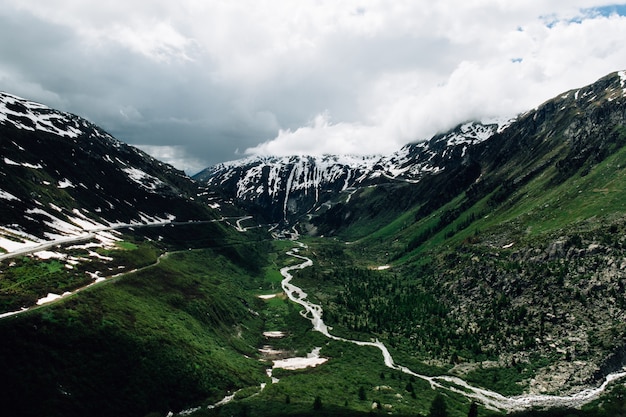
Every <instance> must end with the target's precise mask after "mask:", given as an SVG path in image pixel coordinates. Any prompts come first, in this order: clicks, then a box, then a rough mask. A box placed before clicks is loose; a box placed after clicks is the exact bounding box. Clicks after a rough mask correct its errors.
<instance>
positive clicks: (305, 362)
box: [274, 347, 328, 370]
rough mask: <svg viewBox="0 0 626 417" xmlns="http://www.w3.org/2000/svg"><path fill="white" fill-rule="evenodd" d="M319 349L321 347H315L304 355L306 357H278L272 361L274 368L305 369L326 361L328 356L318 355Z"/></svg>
mask: <svg viewBox="0 0 626 417" xmlns="http://www.w3.org/2000/svg"><path fill="white" fill-rule="evenodd" d="M320 350H322V348H319V347H316V348H315V349H313V350H312V351H311V353H308V354H307V355H306V358H302V357H295V358H287V359H280V360H275V361H274V368H282V369H289V370H294V369H305V368H308V367H310V366H312V367H315V366H317V365H321V364H323V363H325V362H327V361H328V358H321V357H320Z"/></svg>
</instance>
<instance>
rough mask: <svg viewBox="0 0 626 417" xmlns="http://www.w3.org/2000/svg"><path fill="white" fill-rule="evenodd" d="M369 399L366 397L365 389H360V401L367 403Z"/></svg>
mask: <svg viewBox="0 0 626 417" xmlns="http://www.w3.org/2000/svg"><path fill="white" fill-rule="evenodd" d="M366 399H367V397H366V396H365V388H363V387H359V400H361V401H365V400H366Z"/></svg>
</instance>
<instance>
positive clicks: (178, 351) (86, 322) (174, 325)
mask: <svg viewBox="0 0 626 417" xmlns="http://www.w3.org/2000/svg"><path fill="white" fill-rule="evenodd" d="M196 228H197V229H198V228H201V226H196ZM183 229H184V228H183ZM171 233H172V234H176V232H174V228H172V230H171ZM202 234H203V233H200V232H199V231H197V233H196V235H202ZM229 235H230V236H232V238H233V239H237V240H238V242H234V241H229V239H230V238H228V236H229ZM183 236H186V238H185V239H187V240H186V241H185V242H183V240H184V239H182V238H181V237H180V236H179V239H180V241H179V242H178V245H179V246H185V247H186V249H184V250H178V251H174V252H171V253H168V254H167V255H166V256H163V257H162V258H161V261H160V263H159V264H158V265H154V266H152V267H149V268H146V269H143V270H141V271H139V272H136V273H132V274H129V275H125V276H123V277H121V278H119V279H117V280H112V281H111V282H105V283H103V284H100V285H97V286H94V287H91V288H89V289H86V290H84V291H82V292H80V293H79V294H77V295H75V296H72V297H70V298H68V299H64V300H62V301H60V302H58V303H56V304H53V305H50V306H46V307H42V308H39V309H36V310H33V311H32V312H27V313H24V314H23V315H20V316H16V317H9V318H5V319H2V320H0V334H2V340H3V342H2V344H0V351H1V353H0V357H2V358H3V362H4V363H3V366H2V371H1V372H2V378H1V380H2V383H1V387H0V397H1V398H2V404H3V407H4V409H5V411H10V412H12V415H20V416H27V415H33V416H34V415H48V416H71V415H75V416H84V415H93V416H98V415H101V416H107V415H127V416H142V415H145V414H147V413H148V412H150V411H158V412H159V413H161V414H162V415H164V414H165V413H167V412H168V411H170V410H174V411H177V410H180V409H183V408H185V407H188V406H192V405H197V404H199V403H202V402H205V401H207V402H209V403H211V402H215V401H217V400H219V399H221V398H222V397H223V396H224V395H225V393H226V392H227V391H228V390H231V389H234V388H239V387H243V386H249V385H259V384H260V383H261V382H263V381H265V380H266V379H267V376H266V375H265V371H264V366H263V364H262V363H261V362H259V361H258V360H257V357H258V354H257V347H258V344H259V340H260V338H261V337H262V336H261V333H262V327H263V320H262V319H261V318H260V317H259V315H258V313H256V310H258V309H259V307H261V304H260V303H261V301H260V300H259V299H257V298H255V297H253V296H251V293H250V290H251V289H254V288H257V281H258V280H259V279H262V277H260V275H259V274H260V273H259V271H260V270H261V269H260V266H261V265H263V264H264V262H266V261H264V259H266V253H267V248H265V249H264V246H263V244H259V243H257V244H254V242H252V243H250V242H249V241H247V240H244V237H242V236H239V235H238V234H235V233H230V234H227V235H226V239H224V241H223V242H222V243H223V244H222V245H221V246H214V247H213V248H211V247H209V248H202V246H211V245H209V244H208V243H209V242H207V241H205V242H204V245H199V244H198V242H195V245H194V244H193V242H192V241H193V239H194V238H195V237H194V236H193V234H191V235H190V234H189V233H187V234H184V235H183ZM196 237H197V236H196ZM259 237H262V236H261V235H259ZM246 239H248V238H246ZM166 243H167V241H163V240H162V242H161V244H160V246H159V247H155V250H157V251H162V250H163V247H162V245H165V244H166ZM174 246H176V245H174ZM193 246H196V247H198V249H189V248H191V247H193ZM169 249H170V250H171V249H174V250H175V249H176V248H175V247H170V248H169ZM126 250H127V251H128V253H132V252H133V251H134V250H137V249H126ZM252 255H253V258H254V259H253V261H249V262H248V263H247V265H248V268H244V267H242V266H237V264H235V263H234V262H233V259H235V261H236V262H238V261H239V260H238V258H239V257H241V256H247V257H250V256H252Z"/></svg>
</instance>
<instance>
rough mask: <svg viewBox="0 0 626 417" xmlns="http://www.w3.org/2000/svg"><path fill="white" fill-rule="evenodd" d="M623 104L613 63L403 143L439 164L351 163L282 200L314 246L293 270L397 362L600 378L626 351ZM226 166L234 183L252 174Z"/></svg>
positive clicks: (554, 383) (566, 385)
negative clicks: (325, 188)
mask: <svg viewBox="0 0 626 417" xmlns="http://www.w3.org/2000/svg"><path fill="white" fill-rule="evenodd" d="M625 119H626V73H624V72H616V73H613V74H609V75H608V76H606V77H604V78H602V79H600V80H598V81H597V82H595V83H593V84H592V85H589V86H586V87H583V88H578V89H575V90H572V91H569V92H566V93H563V94H561V95H559V96H557V97H555V98H554V99H552V100H549V101H547V102H546V103H543V104H542V105H540V106H538V107H537V108H536V109H533V110H531V111H528V112H526V113H524V114H522V115H520V116H519V117H518V118H517V119H516V120H515V121H513V122H512V123H510V124H509V125H508V126H506V127H505V128H503V129H493V130H492V131H491V132H490V134H489V135H485V137H482V138H481V139H480V140H475V141H474V142H472V143H464V142H460V143H459V142H456V143H455V142H454V141H452V142H450V141H442V140H441V138H442V137H446V136H448V135H450V134H452V132H451V133H448V134H443V135H439V136H437V137H435V138H433V139H432V140H430V141H428V142H425V143H422V144H416V145H411V146H409V147H407V148H405V149H412V148H413V149H416V148H420V149H424V150H426V149H428V150H435V149H442V152H441V153H435V155H439V156H440V159H436V158H435V157H434V156H433V153H430V154H429V155H428V158H430V160H433V161H441V162H439V163H438V164H437V165H435V164H433V165H430V166H434V167H437V169H429V170H423V169H420V168H419V167H420V165H418V164H415V165H413V163H409V164H407V165H405V164H403V163H401V162H399V161H400V158H397V159H396V160H395V161H396V162H394V163H393V164H392V165H391V166H389V165H386V168H385V170H386V172H399V170H400V169H403V171H402V173H404V172H407V168H408V169H409V171H410V170H411V169H412V168H413V167H415V170H416V171H418V172H420V173H421V174H420V176H417V177H412V178H410V177H403V176H402V175H404V174H401V175H398V176H396V177H394V176H393V175H382V174H381V175H378V176H377V177H376V180H373V178H372V177H371V176H370V177H367V176H365V177H363V176H362V177H360V178H364V180H363V182H362V183H353V184H352V185H353V188H339V189H338V190H336V191H335V193H334V194H332V193H329V196H328V200H327V201H324V202H323V204H318V205H308V206H306V210H304V211H302V212H297V211H294V212H293V213H294V216H293V217H291V221H292V222H295V221H296V220H299V223H298V224H297V227H298V228H299V229H300V231H301V232H302V233H307V234H309V235H310V236H312V237H310V238H309V241H308V243H309V245H310V247H311V253H312V255H313V258H314V259H315V265H314V266H313V267H312V268H307V269H305V270H303V271H302V272H299V273H298V276H297V277H296V281H297V283H298V285H300V286H301V287H302V288H303V289H304V290H305V291H307V292H308V293H309V294H311V295H310V297H313V298H314V299H315V300H317V301H318V302H319V303H320V304H321V307H322V308H323V311H324V318H325V322H326V323H327V324H328V325H329V326H331V327H332V329H333V333H334V334H336V335H339V336H344V337H350V338H353V339H360V340H370V339H371V338H373V337H376V338H378V339H379V340H381V341H384V343H385V344H386V345H387V346H388V347H389V348H390V350H391V351H392V352H393V353H394V356H395V357H396V358H398V357H399V358H401V360H402V361H403V363H404V364H409V365H415V366H420V365H418V364H419V363H422V364H423V363H427V364H430V365H431V366H436V367H439V369H440V371H439V372H447V373H450V374H454V375H458V376H461V377H462V378H464V379H465V380H467V381H470V382H471V383H473V384H476V385H479V386H482V387H485V388H489V389H493V390H496V391H498V392H500V393H503V394H507V395H519V394H522V393H527V394H540V393H542V394H546V393H547V394H563V395H565V394H572V393H576V392H580V391H581V390H583V389H585V388H586V387H589V386H597V385H599V384H600V383H601V382H602V381H603V379H604V377H605V376H606V375H608V374H609V373H611V372H614V371H618V370H620V369H621V368H622V367H623V365H624V363H625V360H626V357H624V352H626V348H625V346H626V332H625V331H626V329H625V328H624V325H623V323H624V321H625V319H626V310H625V307H626V297H625V295H624V291H623V288H624V285H626V282H625V279H626V264H625V263H624V259H626V248H625V246H624V236H625V231H626V217H625V216H626V215H625V213H626V191H625V190H624V187H623V184H624V183H625V181H626V178H625V175H626V172H625V171H624V167H625V162H626V148H625V146H624V145H626V128H625V126H626V120H625ZM463 126H467V125H463ZM463 126H461V128H462V127H463ZM442 143H445V145H446V146H445V147H440V148H437V146H436V145H437V144H442ZM455 145H458V146H455ZM444 156H446V157H447V158H443V157H444ZM327 159H332V158H331V157H327ZM392 160H393V159H392V158H389V159H388V161H392ZM413 161H417V159H413ZM248 164H250V161H247V162H246V161H244V162H243V163H242V164H241V166H246V165H248ZM282 166H289V164H283V165H282ZM361 166H362V165H361ZM368 166H370V167H371V171H368V172H373V171H376V170H378V172H379V173H382V168H380V166H378V167H376V164H374V165H372V164H371V163H370V165H368ZM238 169H240V170H242V171H241V172H242V173H241V174H240V175H241V176H239V177H238V176H237V175H235V176H234V177H233V178H231V179H230V181H231V184H235V183H236V181H235V179H237V178H247V179H250V178H252V177H253V176H251V175H247V172H249V171H245V170H243V168H241V167H240V168H238ZM396 170H398V171H396ZM416 171H412V172H416ZM218 177H219V176H217V175H216V176H214V177H213V178H218ZM268 178H269V177H268ZM365 178H368V181H369V182H367V181H365ZM263 181H264V180H260V182H258V183H253V182H249V183H247V184H248V185H247V188H246V189H248V190H257V189H258V190H263V187H262V184H263ZM340 184H342V185H343V184H345V180H344V181H343V182H341V183H340ZM359 184H360V185H359ZM218 188H219V187H218ZM292 188H293V186H292ZM341 190H343V192H342V193H338V192H337V191H341ZM276 194H277V195H278V192H277V193H276ZM244 203H245V204H246V205H248V206H250V204H251V202H250V200H246V201H244ZM280 203H281V201H280V199H279V202H278V204H280ZM265 207H266V206H265V204H259V207H257V209H258V210H259V211H261V212H262V211H263V210H265ZM313 207H315V209H314V210H311V208H313ZM298 214H299V215H300V217H298ZM288 220H289V219H288ZM316 236H324V238H319V237H316ZM329 238H331V239H329ZM441 369H443V371H442V370H441ZM596 407H597V405H596ZM595 410H596V411H597V412H600V413H602V411H598V410H601V408H600V409H598V408H596V409H595ZM596 411H593V412H596ZM567 412H568V411H565V412H563V413H564V414H567ZM557 415H558V414H557Z"/></svg>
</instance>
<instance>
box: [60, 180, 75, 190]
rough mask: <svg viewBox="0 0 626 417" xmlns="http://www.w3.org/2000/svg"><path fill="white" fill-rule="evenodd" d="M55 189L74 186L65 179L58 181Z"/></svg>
mask: <svg viewBox="0 0 626 417" xmlns="http://www.w3.org/2000/svg"><path fill="white" fill-rule="evenodd" d="M57 187H59V188H75V187H76V186H75V185H74V184H72V181H70V180H68V179H67V178H64V179H62V180H61V181H59V185H58V186H57Z"/></svg>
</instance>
